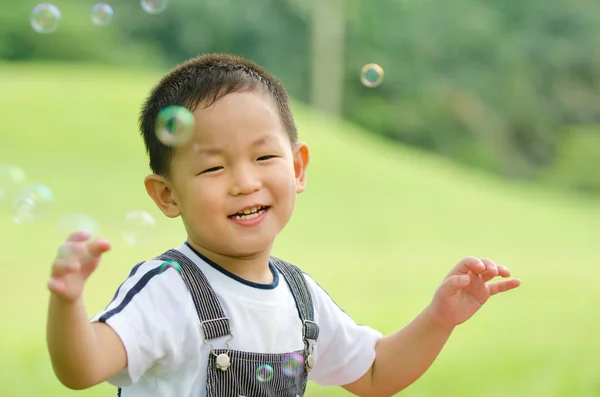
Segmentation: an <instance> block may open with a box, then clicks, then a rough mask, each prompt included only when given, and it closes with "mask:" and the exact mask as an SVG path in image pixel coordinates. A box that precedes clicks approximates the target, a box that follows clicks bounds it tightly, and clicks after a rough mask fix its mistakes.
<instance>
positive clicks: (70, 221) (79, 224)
mask: <svg viewBox="0 0 600 397" xmlns="http://www.w3.org/2000/svg"><path fill="white" fill-rule="evenodd" d="M57 226H58V230H59V231H60V232H61V233H62V234H64V235H70V234H72V233H75V232H88V233H89V234H90V235H91V236H95V235H98V233H99V232H100V225H99V224H98V222H96V220H95V219H94V218H92V217H91V216H89V215H87V214H82V213H73V214H64V215H61V216H60V218H59V220H58V224H57Z"/></svg>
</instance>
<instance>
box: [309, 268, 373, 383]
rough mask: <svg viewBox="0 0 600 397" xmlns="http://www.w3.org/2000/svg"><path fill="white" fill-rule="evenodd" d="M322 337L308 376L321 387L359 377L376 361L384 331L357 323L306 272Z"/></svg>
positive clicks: (319, 339) (351, 380)
mask: <svg viewBox="0 0 600 397" xmlns="http://www.w3.org/2000/svg"><path fill="white" fill-rule="evenodd" d="M305 278H306V280H307V284H308V286H309V290H310V292H311V296H312V299H313V305H314V308H315V320H316V323H317V324H318V325H319V337H318V340H317V344H316V346H315V351H314V354H313V355H314V359H315V365H314V368H313V369H312V371H311V372H309V374H308V379H309V380H312V381H314V382H315V383H317V384H319V385H321V386H343V385H347V384H349V383H352V382H354V381H356V380H358V379H359V378H360V377H361V376H363V375H364V374H365V373H366V372H367V371H368V370H369V369H370V368H371V366H372V365H373V362H374V361H375V345H376V344H377V342H378V341H379V340H380V339H381V338H382V335H381V333H380V332H378V331H376V330H374V329H372V328H370V327H367V326H364V325H359V324H357V323H355V322H354V321H353V320H352V318H351V317H350V316H349V315H348V314H346V313H345V312H344V311H343V310H342V309H341V308H340V307H339V306H338V305H337V304H336V303H335V302H334V301H333V300H332V299H331V297H330V296H329V294H327V292H326V291H325V290H324V289H323V288H321V287H320V286H319V285H318V284H317V283H316V282H315V281H314V280H313V279H312V278H311V277H309V276H307V275H305Z"/></svg>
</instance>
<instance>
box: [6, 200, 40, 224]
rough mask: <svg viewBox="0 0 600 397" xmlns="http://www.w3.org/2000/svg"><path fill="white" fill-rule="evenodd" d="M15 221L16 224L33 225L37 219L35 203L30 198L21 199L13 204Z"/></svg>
mask: <svg viewBox="0 0 600 397" xmlns="http://www.w3.org/2000/svg"><path fill="white" fill-rule="evenodd" d="M12 209H13V213H12V217H13V221H14V222H15V223H31V222H34V221H35V220H36V219H37V207H36V205H35V201H33V200H32V199H30V198H28V197H19V198H17V199H16V200H15V201H14V202H13V206H12Z"/></svg>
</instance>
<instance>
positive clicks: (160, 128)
mask: <svg viewBox="0 0 600 397" xmlns="http://www.w3.org/2000/svg"><path fill="white" fill-rule="evenodd" d="M195 128H196V120H195V119H194V115H193V114H192V112H190V111H189V110H188V109H186V108H184V107H183V106H169V107H166V108H164V109H162V110H161V111H160V112H159V113H158V116H157V117H156V123H155V132H156V137H157V138H158V140H159V141H161V142H162V143H163V144H165V145H167V146H173V147H177V146H182V145H185V144H186V143H187V142H188V141H189V140H190V139H191V138H192V136H194V129H195Z"/></svg>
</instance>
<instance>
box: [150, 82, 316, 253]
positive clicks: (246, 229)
mask: <svg viewBox="0 0 600 397" xmlns="http://www.w3.org/2000/svg"><path fill="white" fill-rule="evenodd" d="M194 116H195V119H196V133H195V136H194V138H193V139H192V141H191V142H190V143H188V144H187V145H185V146H183V147H180V148H178V149H176V151H175V155H174V157H173V159H172V163H171V168H170V174H171V177H170V178H169V179H168V180H167V179H165V178H163V177H160V176H156V175H150V176H149V177H148V178H147V179H146V188H147V190H148V193H149V194H150V195H151V196H152V198H153V199H154V200H155V202H156V203H157V205H158V206H159V207H160V208H161V210H162V211H163V212H164V213H165V214H166V215H167V216H169V217H176V216H178V215H181V217H182V218H183V221H184V223H185V226H186V229H187V232H188V239H189V240H190V243H191V244H192V245H193V246H196V247H201V248H203V249H204V250H205V252H206V251H210V252H213V253H215V254H217V255H222V256H229V257H246V256H252V255H255V254H259V253H260V252H264V251H265V250H268V249H270V247H271V245H272V243H273V241H274V239H275V237H276V236H277V234H278V233H279V232H280V231H281V230H282V229H283V227H284V226H285V225H286V224H287V222H288V221H289V219H290V217H291V215H292V212H293V209H294V204H295V201H296V194H297V193H300V192H302V191H303V190H304V187H305V175H306V166H307V165H308V148H307V146H306V145H305V144H303V143H298V144H296V145H295V146H294V147H292V145H291V144H290V140H289V137H288V134H287V132H286V130H285V128H284V126H283V123H282V122H281V118H280V116H279V112H278V108H277V105H276V103H275V102H274V100H273V99H272V98H271V96H270V95H268V94H263V93H260V92H258V93H257V92H239V93H231V94H227V95H225V96H224V97H222V98H220V99H219V100H218V101H216V102H215V103H214V104H213V105H211V106H210V107H209V108H204V107H203V106H198V108H197V109H196V110H195V111H194ZM256 207H260V210H259V211H258V212H257V213H251V214H246V215H241V216H240V215H239V214H240V213H243V212H244V210H250V211H252V212H256ZM246 212H248V211H246ZM235 214H238V215H235Z"/></svg>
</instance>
